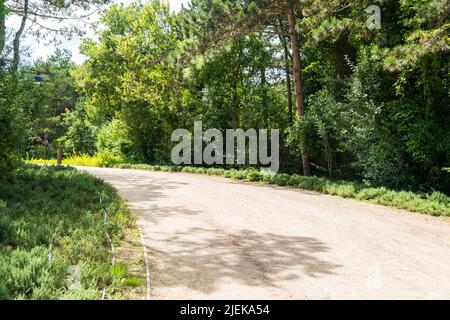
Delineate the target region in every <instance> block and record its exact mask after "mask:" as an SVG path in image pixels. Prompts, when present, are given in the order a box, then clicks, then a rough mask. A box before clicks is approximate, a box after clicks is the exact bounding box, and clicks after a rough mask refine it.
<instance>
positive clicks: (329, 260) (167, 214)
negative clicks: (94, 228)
mask: <svg viewBox="0 0 450 320" xmlns="http://www.w3.org/2000/svg"><path fill="white" fill-rule="evenodd" d="M83 170H87V171H89V172H91V173H93V174H95V175H96V176H98V177H100V178H103V179H104V180H106V181H108V182H110V183H112V184H113V185H114V186H115V187H116V188H117V189H118V190H119V192H120V195H121V196H122V197H123V198H125V199H126V200H128V201H129V204H130V207H131V208H132V209H133V210H134V211H135V212H136V214H137V216H138V221H139V225H140V228H141V230H142V233H143V238H144V242H145V246H146V247H147V250H148V256H149V257H148V258H149V263H150V271H151V272H150V274H151V298H152V299H350V298H355V299H369V298H371V299H379V298H389V299H403V298H412V299H414V298H424V299H432V298H446V299H450V223H449V222H448V221H446V220H442V219H438V218H433V217H429V216H425V215H419V214H414V213H408V212H403V211H400V210H395V209H390V208H386V207H381V206H375V205H371V204H366V203H362V202H358V201H353V200H345V199H341V198H337V197H332V196H327V195H321V194H316V193H312V192H307V191H298V190H291V189H286V188H279V187H273V186H264V185H255V184H243V183H237V182H234V181H231V180H228V179H222V178H213V177H207V176H200V175H189V174H171V173H154V172H147V171H135V170H118V169H99V168H83Z"/></svg>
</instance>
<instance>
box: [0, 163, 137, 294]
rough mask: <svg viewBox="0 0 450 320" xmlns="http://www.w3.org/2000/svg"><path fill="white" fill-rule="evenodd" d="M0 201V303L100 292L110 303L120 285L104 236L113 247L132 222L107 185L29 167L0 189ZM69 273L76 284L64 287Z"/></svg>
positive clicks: (68, 173) (53, 168)
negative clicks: (71, 270) (75, 276)
mask: <svg viewBox="0 0 450 320" xmlns="http://www.w3.org/2000/svg"><path fill="white" fill-rule="evenodd" d="M0 199H1V200H0V299H1V298H3V299H72V298H74V299H78V298H83V299H99V298H100V297H101V295H102V292H103V290H106V292H107V293H108V295H109V296H108V297H114V295H115V294H116V292H118V291H117V290H118V288H119V287H118V286H119V284H120V281H117V280H116V279H115V277H114V275H113V274H112V272H111V258H112V257H111V248H110V245H109V243H108V241H107V238H106V233H108V234H109V235H110V238H111V239H112V240H113V242H114V243H115V244H116V245H117V244H118V243H119V242H120V240H121V239H122V237H123V234H124V230H125V229H127V228H129V227H130V226H131V225H132V223H133V218H132V216H131V214H130V212H129V211H128V209H127V208H126V206H125V203H124V202H123V201H122V200H121V199H120V197H119V196H118V195H117V193H116V191H115V190H114V189H113V188H112V187H111V186H110V185H108V184H105V183H103V182H102V181H100V180H98V179H96V178H95V177H93V176H91V175H89V174H86V173H81V172H78V171H77V170H75V169H72V168H66V167H56V166H34V165H29V164H28V165H23V166H22V167H21V168H19V169H18V170H17V172H16V174H15V180H14V182H11V183H1V184H0ZM105 214H106V217H107V222H106V223H104V220H103V219H104V215H105ZM69 267H75V268H76V270H78V272H79V276H80V283H79V286H73V287H72V286H69V285H68V284H67V283H68V282H67V281H68V270H69ZM116 289H117V290H116Z"/></svg>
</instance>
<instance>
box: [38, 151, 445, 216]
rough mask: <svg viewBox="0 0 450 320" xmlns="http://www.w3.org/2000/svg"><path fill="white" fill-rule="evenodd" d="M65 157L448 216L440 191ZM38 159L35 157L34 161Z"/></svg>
mask: <svg viewBox="0 0 450 320" xmlns="http://www.w3.org/2000/svg"><path fill="white" fill-rule="evenodd" d="M80 160H82V159H80V158H76V159H72V158H69V159H66V160H65V162H64V163H65V164H67V165H84V166H105V167H115V168H122V169H139V170H151V171H165V172H186V173H195V174H206V175H211V176H220V177H226V178H231V179H235V180H241V181H250V182H261V183H268V184H273V185H279V186H289V187H292V188H298V189H304V190H311V191H316V192H320V193H324V194H330V195H336V196H340V197H343V198H352V199H357V200H362V201H367V202H371V203H375V204H380V205H385V206H390V207H395V208H399V209H405V210H409V211H412V212H418V213H424V214H430V215H434V216H450V197H448V196H447V195H445V194H443V193H440V192H433V193H419V192H410V191H398V190H391V189H387V188H384V187H373V186H370V185H368V184H364V183H357V182H351V181H336V180H331V179H327V178H323V177H304V176H300V175H296V174H292V175H288V174H276V175H272V174H267V173H264V172H261V171H259V170H256V169H245V170H233V169H232V170H228V169H221V168H202V167H181V166H170V165H147V164H118V163H114V162H111V163H108V162H105V161H104V160H102V159H101V158H95V157H94V158H89V157H86V159H85V160H84V161H80ZM34 161H35V162H39V160H34Z"/></svg>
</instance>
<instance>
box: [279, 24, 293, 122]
mask: <svg viewBox="0 0 450 320" xmlns="http://www.w3.org/2000/svg"><path fill="white" fill-rule="evenodd" d="M280 25H281V23H280ZM280 41H281V43H282V44H283V49H284V72H285V73H286V92H287V99H288V114H289V122H292V120H293V112H292V110H293V108H292V88H291V70H290V67H289V59H290V57H289V49H288V44H287V41H286V38H285V37H284V36H282V35H280Z"/></svg>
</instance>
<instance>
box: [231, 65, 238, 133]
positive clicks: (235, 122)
mask: <svg viewBox="0 0 450 320" xmlns="http://www.w3.org/2000/svg"><path fill="white" fill-rule="evenodd" d="M239 72H240V70H239V67H236V69H235V70H234V72H233V80H232V88H231V90H232V92H231V121H232V125H233V129H234V130H236V129H237V127H238V116H237V112H238V104H239V98H238V80H239Z"/></svg>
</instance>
